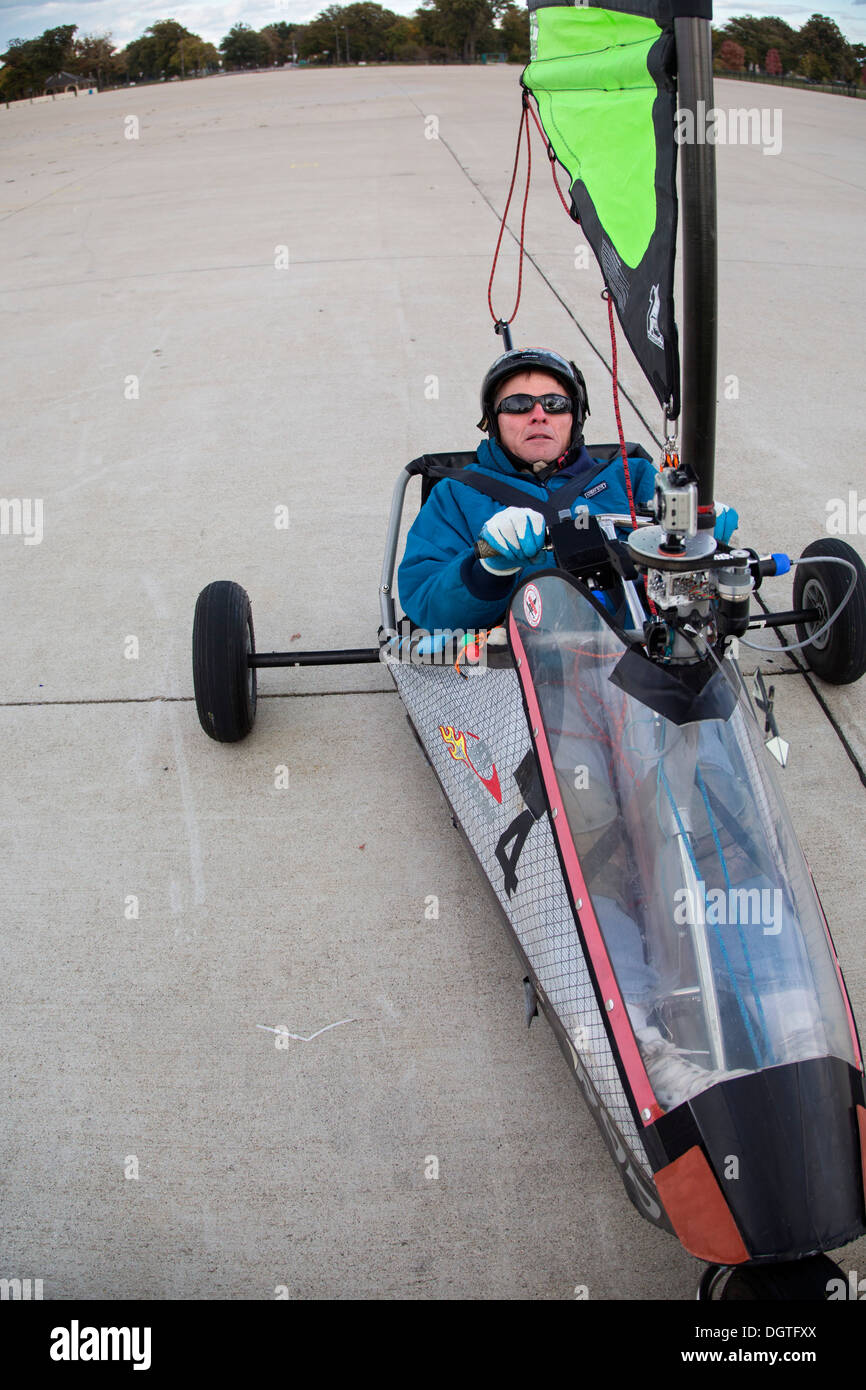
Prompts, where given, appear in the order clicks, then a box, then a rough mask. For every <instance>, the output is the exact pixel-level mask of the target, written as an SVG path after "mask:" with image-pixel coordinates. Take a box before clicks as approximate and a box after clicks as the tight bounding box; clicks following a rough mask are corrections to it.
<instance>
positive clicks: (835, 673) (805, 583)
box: [794, 536, 866, 685]
mask: <svg viewBox="0 0 866 1390" xmlns="http://www.w3.org/2000/svg"><path fill="white" fill-rule="evenodd" d="M803 554H804V555H837V556H839V558H840V559H842V560H849V561H850V562H851V564H852V565H854V567H855V568H856V570H857V583H856V585H855V588H854V592H853V594H852V595H851V598H850V599H849V600H848V602H847V603H846V605H845V607H844V608H843V609H842V612H841V613H840V614H839V617H838V618H837V619H836V621H835V623H834V624H833V626H832V627H831V628H830V631H829V632H827V633H825V634H824V636H823V637H822V638H820V646H817V647H814V646H811V645H810V646H807V647H803V648H802V653H803V657H804V658H805V661H806V664H807V666H808V667H809V668H810V669H811V670H812V671H814V672H815V675H816V676H820V677H821V679H822V680H825V681H828V682H829V683H830V684H831V685H850V684H851V682H852V681H857V680H859V679H860V677H861V676H862V675H863V673H864V672H866V565H864V564H863V561H862V560H861V558H860V556H859V555H858V553H857V551H856V550H855V549H854V547H853V546H851V545H849V544H848V542H847V541H840V540H838V539H837V538H836V537H834V536H828V538H827V539H826V540H823V541H812V542H811V544H810V545H807V546H806V549H805V550H804V551H803ZM850 584H851V575H850V572H849V571H848V570H846V569H843V568H842V566H841V565H817V564H815V565H797V566H796V567H795V569H794V607H795V608H811V607H813V606H814V600H813V597H812V594H810V592H809V590H810V589H811V590H813V591H814V590H815V589H817V590H818V591H819V607H821V608H822V609H823V610H824V617H822V619H821V623H823V622H825V621H826V619H827V618H828V617H829V616H830V614H831V613H832V612H833V610H834V609H835V608H837V607H838V606H839V604H840V603H841V602H842V600H843V598H844V597H845V594H846V593H847V592H848V589H849V587H850ZM821 623H818V624H814V623H811V624H809V626H808V627H807V626H806V625H805V624H804V623H797V641H798V642H806V641H808V638H809V635H810V631H814V630H815V627H816V626H818V627H820V626H821Z"/></svg>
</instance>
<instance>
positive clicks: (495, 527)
mask: <svg viewBox="0 0 866 1390" xmlns="http://www.w3.org/2000/svg"><path fill="white" fill-rule="evenodd" d="M544 529H545V521H544V517H543V516H542V515H541V513H540V512H534V511H533V510H532V509H531V508H530V507H505V508H504V509H503V510H502V511H501V512H497V513H496V514H495V516H492V517H491V518H490V520H489V521H488V522H487V523H486V524H485V525H484V526H483V527H482V529H481V532H480V534H479V537H478V539H479V541H484V542H485V543H486V544H487V545H488V546H489V547H490V548H491V549H492V550H494V551H495V552H496V553H495V554H494V555H490V556H482V557H480V558H481V563H482V565H483V566H484V568H485V569H486V570H489V571H490V573H491V574H499V575H506V574H517V572H518V570H522V569H523V566H524V565H525V564H526V562H527V561H528V560H534V559H535V557H536V555H538V554H539V552H540V551H542V550H543V549H544Z"/></svg>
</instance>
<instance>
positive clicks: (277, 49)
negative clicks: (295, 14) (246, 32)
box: [259, 19, 301, 65]
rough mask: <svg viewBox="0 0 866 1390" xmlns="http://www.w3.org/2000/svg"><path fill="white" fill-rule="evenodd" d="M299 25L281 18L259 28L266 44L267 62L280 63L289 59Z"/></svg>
mask: <svg viewBox="0 0 866 1390" xmlns="http://www.w3.org/2000/svg"><path fill="white" fill-rule="evenodd" d="M300 27H301V26H300V25H298V24H287V23H286V21H285V20H284V19H281V20H279V21H278V22H277V23H276V24H266V25H265V27H264V29H261V30H259V34H260V36H261V38H263V39H264V41H265V43H266V44H267V48H268V62H270V63H279V64H280V65H282V64H283V63H288V62H290V61H291V57H292V50H293V43H294V42H296V40H295V34H296V32H297V30H298V29H299V28H300Z"/></svg>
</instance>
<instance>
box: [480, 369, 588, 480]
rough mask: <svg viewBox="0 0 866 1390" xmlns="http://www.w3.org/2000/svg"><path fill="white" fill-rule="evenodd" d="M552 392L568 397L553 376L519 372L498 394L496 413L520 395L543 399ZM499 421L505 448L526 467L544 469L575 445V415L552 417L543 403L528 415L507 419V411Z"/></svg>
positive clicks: (500, 433)
mask: <svg viewBox="0 0 866 1390" xmlns="http://www.w3.org/2000/svg"><path fill="white" fill-rule="evenodd" d="M548 391H555V392H556V394H557V395H560V396H567V395H568V392H567V391H566V389H565V387H564V386H563V385H562V383H561V382H559V381H557V379H556V377H555V376H551V375H550V373H549V372H516V373H515V375H514V376H510V377H508V378H507V379H506V380H505V381H504V382H503V383H502V385H501V386H500V387H499V390H498V391H497V392H496V396H495V399H494V402H493V405H494V409H495V408H496V406H498V405H499V402H500V401H502V400H504V399H505V397H506V396H514V395H517V394H518V392H526V394H527V395H530V396H543V395H545V394H546V393H547V392H548ZM496 420H497V425H498V429H499V438H500V440H501V442H502V444H503V445H504V446H505V448H506V449H508V450H510V452H511V453H512V454H514V455H516V457H517V458H519V459H520V460H521V461H522V462H523V463H531V464H535V463H537V464H538V465H539V466H540V467H541V466H543V465H545V464H548V463H553V461H554V459H558V458H559V457H560V455H561V454H564V453H565V451H566V449H567V448H568V446H569V444H570V443H571V427H572V423H573V422H572V416H571V411H568V412H567V413H566V414H564V415H548V414H547V412H546V411H545V410H543V409H542V408H541V404H540V402H538V401H536V403H535V405H534V406H533V407H532V409H531V410H530V411H528V412H527V413H526V414H525V415H507V414H506V413H505V412H504V411H503V412H502V414H501V415H497V417H496Z"/></svg>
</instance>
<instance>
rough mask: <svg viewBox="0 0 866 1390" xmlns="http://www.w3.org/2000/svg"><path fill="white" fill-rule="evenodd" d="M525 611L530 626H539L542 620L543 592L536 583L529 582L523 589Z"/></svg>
mask: <svg viewBox="0 0 866 1390" xmlns="http://www.w3.org/2000/svg"><path fill="white" fill-rule="evenodd" d="M523 611H524V613H525V614H526V621H527V622H528V623H529V626H530V627H538V624H539V623H540V622H541V594H540V593H539V592H538V589H537V588H536V586H535V585H534V584H527V586H526V588H525V589H524V590H523Z"/></svg>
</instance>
